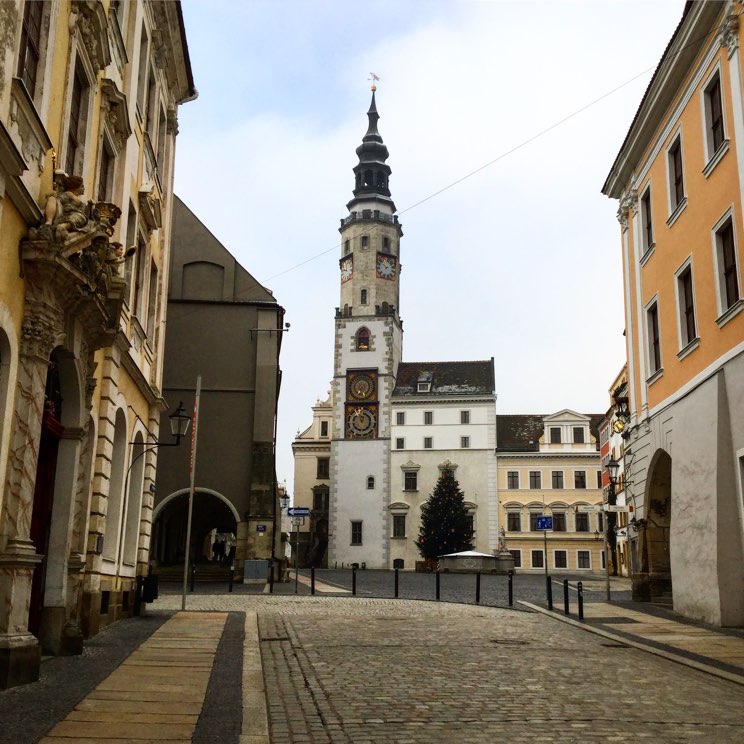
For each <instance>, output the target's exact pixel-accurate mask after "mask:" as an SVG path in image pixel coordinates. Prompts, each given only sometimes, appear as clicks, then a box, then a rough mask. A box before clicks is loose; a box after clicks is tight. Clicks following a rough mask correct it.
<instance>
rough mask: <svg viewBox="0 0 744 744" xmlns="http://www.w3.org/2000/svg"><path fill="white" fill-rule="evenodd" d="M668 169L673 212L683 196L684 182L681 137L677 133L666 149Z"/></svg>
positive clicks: (670, 200) (670, 201) (670, 204)
mask: <svg viewBox="0 0 744 744" xmlns="http://www.w3.org/2000/svg"><path fill="white" fill-rule="evenodd" d="M667 167H668V171H669V206H670V207H671V211H672V212H674V210H675V209H677V207H679V206H680V204H682V201H683V200H684V198H685V182H684V175H683V172H682V137H681V136H680V135H677V137H676V138H675V140H674V142H672V146H671V147H670V148H669V150H668V151H667Z"/></svg>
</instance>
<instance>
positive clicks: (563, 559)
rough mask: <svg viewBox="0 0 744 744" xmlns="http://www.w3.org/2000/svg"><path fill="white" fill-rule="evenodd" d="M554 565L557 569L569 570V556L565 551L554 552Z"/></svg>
mask: <svg viewBox="0 0 744 744" xmlns="http://www.w3.org/2000/svg"><path fill="white" fill-rule="evenodd" d="M553 563H554V565H555V567H556V568H568V556H567V554H566V551H565V550H555V551H553Z"/></svg>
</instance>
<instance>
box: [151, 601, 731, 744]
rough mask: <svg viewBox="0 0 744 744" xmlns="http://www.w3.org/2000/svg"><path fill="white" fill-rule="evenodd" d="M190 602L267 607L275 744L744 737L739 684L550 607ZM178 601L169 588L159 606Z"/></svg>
mask: <svg viewBox="0 0 744 744" xmlns="http://www.w3.org/2000/svg"><path fill="white" fill-rule="evenodd" d="M187 602H188V604H187V606H188V609H189V610H198V609H200V610H220V611H225V610H227V611H247V612H251V613H253V612H255V613H257V617H258V632H259V641H260V643H259V645H260V649H261V659H262V664H263V675H264V681H265V686H266V691H267V706H268V717H269V728H270V741H271V742H272V743H273V744H286V743H288V742H307V743H310V742H312V743H315V742H352V743H353V744H365V742H396V743H397V744H405V743H407V742H408V743H411V744H412V743H418V742H422V743H423V742H427V743H433V742H447V743H448V744H450V743H452V742H484V743H485V742H489V743H491V742H494V741H509V742H537V741H554V742H559V741H560V742H598V741H603V742H605V741H606V742H610V741H613V742H631V741H633V742H635V741H638V740H644V739H648V740H655V741H656V742H669V743H670V744H671V743H672V742H681V741H699V742H706V744H707V743H708V742H741V741H744V722H743V721H742V718H741V704H742V700H743V699H744V690H743V688H742V687H741V686H740V685H737V684H735V683H732V682H728V681H726V680H721V679H716V678H714V677H711V676H709V675H707V674H704V673H701V672H698V671H696V670H694V669H690V668H687V667H685V666H681V665H679V664H676V663H674V662H671V661H667V660H665V659H660V658H658V657H655V656H652V655H650V654H648V653H646V652H643V651H640V650H637V649H634V648H631V647H628V646H626V645H624V644H622V643H617V642H612V641H609V640H607V639H605V638H601V637H597V636H594V635H592V634H590V633H587V632H585V631H582V630H580V629H576V628H573V627H570V626H567V625H565V624H563V623H559V622H556V621H555V620H553V619H551V618H548V617H545V616H543V615H540V614H533V613H528V612H523V611H510V610H504V609H496V608H484V607H475V606H464V605H454V604H447V603H435V602H419V601H397V602H396V601H393V600H385V599H366V598H360V597H357V598H349V599H342V598H336V597H332V598H329V597H324V598H311V597H297V598H294V597H286V596H285V597H265V596H245V595H243V596H235V595H233V596H229V595H228V596H225V595H223V596H217V595H203V596H199V595H192V596H190V597H189V598H188V600H187ZM179 607H180V598H179V597H177V596H164V597H161V599H160V600H158V602H157V603H156V604H155V605H154V607H153V610H155V611H159V610H162V609H177V608H179ZM245 694H246V691H245V690H244V695H245ZM611 700H612V701H614V703H613V704H612V707H609V701H611ZM243 715H244V719H245V718H246V717H250V715H251V711H250V709H249V708H246V707H244V713H243ZM245 741H246V742H248V741H251V742H252V741H253V740H249V739H245ZM255 741H258V740H257V739H256V740H255Z"/></svg>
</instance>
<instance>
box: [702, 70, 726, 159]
mask: <svg viewBox="0 0 744 744" xmlns="http://www.w3.org/2000/svg"><path fill="white" fill-rule="evenodd" d="M705 124H706V128H707V132H706V134H707V143H708V159H709V160H710V159H711V158H712V157H713V155H715V153H716V151H717V150H718V148H719V147H720V146H721V145H722V144H723V140H724V139H725V134H724V131H723V105H722V103H721V78H720V77H719V76H718V75H716V76H715V77H714V78H713V80H712V81H711V82H710V83H709V84H708V87H707V88H706V89H705Z"/></svg>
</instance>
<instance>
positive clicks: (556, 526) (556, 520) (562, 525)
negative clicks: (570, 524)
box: [553, 512, 566, 532]
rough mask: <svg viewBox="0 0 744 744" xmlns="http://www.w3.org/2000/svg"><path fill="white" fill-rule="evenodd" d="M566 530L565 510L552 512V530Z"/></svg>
mask: <svg viewBox="0 0 744 744" xmlns="http://www.w3.org/2000/svg"><path fill="white" fill-rule="evenodd" d="M565 531H566V514H565V512H553V532H565Z"/></svg>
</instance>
